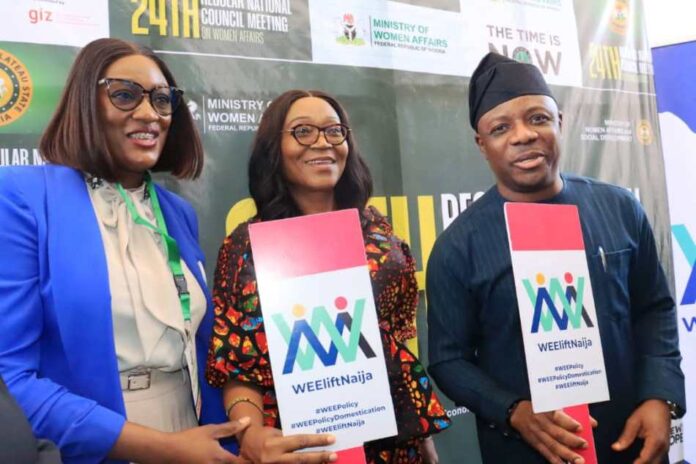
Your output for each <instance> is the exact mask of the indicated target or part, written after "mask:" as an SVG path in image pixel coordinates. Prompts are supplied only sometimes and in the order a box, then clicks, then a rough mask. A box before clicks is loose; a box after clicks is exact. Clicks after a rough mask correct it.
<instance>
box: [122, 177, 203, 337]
mask: <svg viewBox="0 0 696 464" xmlns="http://www.w3.org/2000/svg"><path fill="white" fill-rule="evenodd" d="M145 188H146V189H147V193H148V195H149V196H150V201H151V202H152V211H153V212H154V214H155V221H156V224H151V223H150V222H148V221H147V220H146V219H144V218H143V217H142V216H141V215H140V213H138V210H136V209H135V205H134V204H133V200H131V198H130V197H129V196H128V194H127V193H126V191H125V190H124V189H123V187H122V186H121V184H120V183H118V182H117V183H116V189H117V190H118V193H120V194H121V197H122V198H123V201H125V202H126V207H127V208H128V211H129V212H130V215H131V217H132V218H133V221H134V222H135V223H136V224H140V225H142V226H145V227H147V228H149V229H152V230H154V231H155V232H156V233H158V234H159V235H160V237H162V240H164V243H165V244H166V246H167V263H168V264H169V270H170V271H171V272H172V277H173V278H174V285H176V292H177V293H178V294H179V302H180V303H181V312H182V314H183V315H184V321H185V322H186V323H190V322H191V295H190V294H189V292H188V286H187V285H186V277H185V276H184V270H183V267H182V266H181V254H180V253H179V245H177V243H176V240H175V239H174V238H173V237H172V236H171V235H169V233H168V232H167V224H166V223H165V222H164V216H162V208H160V204H159V200H158V199H157V192H156V191H155V186H154V184H153V183H152V178H151V177H150V173H149V172H146V173H145ZM187 325H188V324H187ZM186 331H187V335H190V334H188V327H187V329H186Z"/></svg>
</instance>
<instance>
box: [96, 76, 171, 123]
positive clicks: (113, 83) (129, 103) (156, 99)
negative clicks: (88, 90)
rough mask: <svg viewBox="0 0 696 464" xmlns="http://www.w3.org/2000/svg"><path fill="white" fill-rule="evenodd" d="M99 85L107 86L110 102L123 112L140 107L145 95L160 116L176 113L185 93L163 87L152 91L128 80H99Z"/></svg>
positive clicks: (108, 78)
mask: <svg viewBox="0 0 696 464" xmlns="http://www.w3.org/2000/svg"><path fill="white" fill-rule="evenodd" d="M97 84H98V85H106V92H107V95H108V96H109V101H111V104H112V105H114V106H115V107H116V108H118V109H119V110H122V111H132V110H134V109H136V108H137V107H138V105H140V102H142V101H143V98H145V94H147V96H148V97H149V98H150V105H151V106H152V108H153V109H154V110H155V111H156V112H157V114H159V115H160V116H170V115H171V114H172V113H174V111H176V109H177V107H178V106H179V103H181V96H182V95H183V94H184V91H183V90H181V89H177V88H176V87H168V86H161V87H155V88H153V89H150V90H145V88H144V87H143V86H142V85H140V84H138V83H137V82H133V81H129V80H128V79H113V78H110V77H105V78H103V79H99V81H98V82H97Z"/></svg>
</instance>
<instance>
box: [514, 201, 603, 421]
mask: <svg viewBox="0 0 696 464" xmlns="http://www.w3.org/2000/svg"><path fill="white" fill-rule="evenodd" d="M505 221H506V224H507V231H508V237H509V242H510V255H511V258H512V270H513V274H514V278H515V290H516V293H517V305H518V309H519V313H520V323H521V326H522V336H523V340H524V350H525V355H526V359H527V372H528V375H529V389H530V392H531V395H532V408H533V410H534V412H536V413H539V412H546V411H553V410H556V409H561V408H564V407H567V406H574V405H578V404H586V403H595V402H599V401H607V400H609V388H608V386H607V376H606V370H605V367H604V355H603V354H602V341H601V338H600V334H599V326H598V325H597V324H598V320H597V313H596V311H595V303H594V297H593V294H592V283H591V281H590V274H589V270H588V268H587V258H586V257H585V245H584V242H583V238H582V229H581V227H580V217H579V215H578V209H577V207H576V206H574V205H549V204H537V203H505ZM600 253H601V250H600ZM604 262H606V261H604ZM605 265H606V264H605Z"/></svg>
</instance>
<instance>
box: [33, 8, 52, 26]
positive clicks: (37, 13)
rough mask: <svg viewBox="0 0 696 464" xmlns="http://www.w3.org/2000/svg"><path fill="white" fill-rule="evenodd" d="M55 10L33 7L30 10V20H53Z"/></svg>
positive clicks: (34, 22) (37, 21)
mask: <svg viewBox="0 0 696 464" xmlns="http://www.w3.org/2000/svg"><path fill="white" fill-rule="evenodd" d="M52 16H53V12H51V11H48V10H44V9H43V8H39V9H38V10H37V9H31V10H29V22H30V23H32V24H36V23H39V22H41V21H45V22H47V23H51V22H53V18H52Z"/></svg>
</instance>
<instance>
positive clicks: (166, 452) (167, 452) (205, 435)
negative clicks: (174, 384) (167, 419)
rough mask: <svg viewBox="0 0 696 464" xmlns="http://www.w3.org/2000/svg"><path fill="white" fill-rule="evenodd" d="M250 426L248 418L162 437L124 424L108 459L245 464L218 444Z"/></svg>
mask: <svg viewBox="0 0 696 464" xmlns="http://www.w3.org/2000/svg"><path fill="white" fill-rule="evenodd" d="M249 423H250V421H249V418H248V417H243V418H241V419H239V420H236V421H230V422H225V423H224V424H215V425H204V426H201V427H194V428H191V429H187V430H183V431H181V432H172V433H165V432H160V431H158V430H154V429H151V428H149V427H144V426H142V425H138V424H134V423H132V422H126V424H125V425H124V427H123V429H122V430H121V435H120V436H119V438H118V440H117V441H116V444H115V445H114V447H113V448H112V449H111V452H110V453H109V457H111V458H113V459H118V460H124V461H134V462H140V463H142V464H175V463H181V462H185V463H187V464H244V463H247V462H248V461H246V460H245V459H243V458H240V457H237V456H235V455H234V454H232V453H230V452H228V451H226V450H225V449H224V448H223V447H222V446H220V443H219V442H218V440H219V439H221V438H225V437H231V436H232V435H235V434H237V433H241V432H242V431H243V430H244V429H245V428H247V427H248V426H249Z"/></svg>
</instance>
